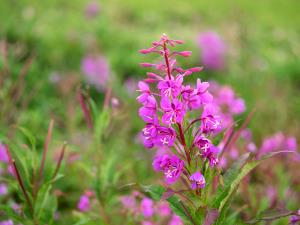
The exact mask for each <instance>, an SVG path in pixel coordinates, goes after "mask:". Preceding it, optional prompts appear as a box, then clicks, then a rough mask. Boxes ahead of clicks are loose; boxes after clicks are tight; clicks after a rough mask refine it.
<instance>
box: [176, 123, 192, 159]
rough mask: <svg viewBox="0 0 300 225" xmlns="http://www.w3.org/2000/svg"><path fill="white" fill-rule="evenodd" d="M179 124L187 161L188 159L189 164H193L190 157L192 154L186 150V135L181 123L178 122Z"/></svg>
mask: <svg viewBox="0 0 300 225" xmlns="http://www.w3.org/2000/svg"><path fill="white" fill-rule="evenodd" d="M177 126H178V129H179V135H180V140H181V144H182V145H183V147H184V152H185V155H186V158H187V161H188V163H189V165H191V157H190V154H189V153H188V152H187V150H186V142H185V137H184V133H183V129H182V126H181V124H180V123H177Z"/></svg>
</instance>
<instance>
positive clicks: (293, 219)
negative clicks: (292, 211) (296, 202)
mask: <svg viewBox="0 0 300 225" xmlns="http://www.w3.org/2000/svg"><path fill="white" fill-rule="evenodd" d="M297 214H298V215H292V216H290V218H289V224H291V225H297V224H299V222H300V209H299V210H298V212H297Z"/></svg>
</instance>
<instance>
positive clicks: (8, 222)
mask: <svg viewBox="0 0 300 225" xmlns="http://www.w3.org/2000/svg"><path fill="white" fill-rule="evenodd" d="M0 225H14V222H13V221H12V220H5V221H1V222H0Z"/></svg>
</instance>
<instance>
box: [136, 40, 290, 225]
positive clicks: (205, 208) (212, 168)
mask: <svg viewBox="0 0 300 225" xmlns="http://www.w3.org/2000/svg"><path fill="white" fill-rule="evenodd" d="M179 44H183V41H181V40H172V39H169V38H168V37H167V36H166V35H165V34H164V35H162V37H161V39H160V40H159V41H156V42H153V43H152V47H150V48H148V49H142V50H140V53H142V54H150V53H154V54H158V55H159V56H160V57H161V58H162V61H161V62H157V63H141V66H143V67H147V68H152V69H155V70H156V72H155V73H154V72H148V73H147V78H146V79H144V80H143V81H140V82H139V83H138V87H139V89H138V92H139V96H138V97H137V101H138V102H139V103H140V104H141V105H142V106H141V108H140V109H139V116H140V117H141V118H142V120H143V121H144V122H145V123H146V125H145V127H144V128H143V130H142V136H143V142H144V146H145V147H146V148H155V147H156V148H162V147H167V148H168V149H169V150H170V151H169V152H170V153H168V154H162V155H158V156H156V157H155V158H154V160H153V163H152V165H153V169H154V170H155V171H156V172H159V173H162V174H163V176H164V181H165V183H166V184H167V185H166V186H167V187H166V188H165V187H161V186H149V187H145V192H148V193H149V195H150V196H151V197H153V198H154V199H156V200H158V199H166V200H167V201H168V202H169V203H170V206H171V208H172V209H173V211H174V212H175V213H176V214H178V215H179V216H181V218H182V219H183V220H185V221H186V222H187V223H192V224H202V223H204V224H213V223H215V224H222V223H223V222H224V221H225V218H226V217H225V215H226V212H227V211H228V208H229V202H230V200H231V199H232V196H233V194H234V192H235V191H236V190H237V188H238V184H239V183H240V182H241V180H242V178H244V177H245V176H246V175H247V174H248V173H249V172H250V171H251V170H252V169H254V168H255V167H256V166H257V165H258V164H259V163H260V162H261V161H263V160H264V159H266V158H269V157H271V156H273V155H275V154H277V153H279V152H273V153H271V154H268V155H264V156H262V157H261V158H260V159H259V160H255V157H254V156H253V155H252V154H250V153H247V154H245V155H243V156H241V157H240V158H239V159H236V163H234V165H233V166H232V167H231V168H229V169H228V170H227V171H225V172H222V171H220V168H219V166H218V163H219V159H218V157H219V154H220V153H221V152H222V150H223V149H221V148H218V147H217V145H218V144H219V143H220V142H221V141H223V142H225V143H224V145H223V148H224V146H225V147H226V145H228V143H229V144H232V142H234V141H236V139H237V137H238V136H239V135H240V131H241V130H244V129H245V128H244V127H245V126H246V125H247V124H248V123H249V121H250V118H251V114H250V116H249V117H248V118H247V119H246V121H245V122H244V124H243V125H242V126H241V128H240V129H239V130H238V131H237V132H236V133H234V134H233V135H229V137H227V138H224V139H225V140H222V137H223V136H224V137H225V136H226V135H223V133H224V132H223V131H224V130H225V129H226V127H223V125H222V118H221V117H220V116H219V115H217V114H216V112H217V109H216V106H215V105H214V102H213V96H212V95H211V94H210V93H209V91H208V89H209V83H208V82H203V81H201V80H200V79H197V83H196V84H195V86H192V85H190V84H185V83H184V80H185V79H186V77H188V76H191V75H192V74H193V73H196V72H200V71H201V70H202V68H201V67H195V68H190V69H183V68H181V67H179V66H177V61H176V57H177V56H182V57H189V56H190V55H191V52H190V51H181V52H179V51H172V50H171V49H170V48H172V47H175V46H176V45H179ZM239 106H240V111H243V110H244V108H243V107H244V106H243V104H242V103H240V104H239ZM233 110H234V109H233ZM227 128H228V127H227ZM227 136H228V135H227ZM179 182H181V184H179ZM175 183H177V185H176V189H175V188H174V187H173V186H175V185H174V184H175ZM291 214H293V212H291ZM291 214H289V215H291Z"/></svg>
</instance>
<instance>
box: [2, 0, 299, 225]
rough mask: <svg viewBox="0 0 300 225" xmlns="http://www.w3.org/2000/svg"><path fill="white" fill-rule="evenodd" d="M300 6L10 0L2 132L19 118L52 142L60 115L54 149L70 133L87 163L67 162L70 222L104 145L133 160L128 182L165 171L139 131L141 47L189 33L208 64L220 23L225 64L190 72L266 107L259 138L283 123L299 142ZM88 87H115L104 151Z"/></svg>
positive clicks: (196, 57)
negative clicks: (155, 168) (204, 40)
mask: <svg viewBox="0 0 300 225" xmlns="http://www.w3.org/2000/svg"><path fill="white" fill-rule="evenodd" d="M299 9H300V2H299V1H298V0H286V1H283V0H261V1H245V0H239V1H233V0H230V1H225V0H218V1H198V0H185V1H181V0H178V1H177V0H176V1H174V0H164V1H161V0H149V1H139V0H101V1H100V0H99V1H84V0H73V1H69V0H43V1H30V0H2V1H1V2H0V18H1V19H0V21H1V22H0V41H1V44H0V46H1V61H0V68H1V77H0V89H1V90H0V116H1V118H0V131H1V135H2V136H7V135H8V136H10V137H11V138H13V137H15V136H16V134H15V133H14V132H13V131H12V129H13V128H12V125H14V124H17V125H20V126H24V127H27V128H28V129H30V130H31V132H32V133H33V134H36V137H37V139H38V142H37V143H38V144H39V145H42V143H43V139H44V136H45V135H44V134H46V131H47V126H48V124H49V121H50V118H54V119H55V121H56V130H55V134H54V135H55V139H56V141H55V142H54V144H53V149H55V148H56V147H57V146H58V143H61V142H62V141H64V140H67V141H68V142H69V143H70V146H71V147H70V149H71V150H70V153H69V154H70V155H71V156H73V157H75V158H76V157H77V158H76V160H78V161H79V162H78V164H76V165H73V164H71V165H69V166H66V168H65V174H66V177H68V176H69V177H70V178H69V179H67V178H66V179H65V181H62V182H61V183H59V185H58V187H59V188H60V190H62V191H63V192H65V193H68V194H67V195H68V197H62V198H61V200H60V201H61V202H60V203H61V204H60V209H61V212H62V213H61V215H62V216H61V218H62V219H61V222H60V223H61V224H64V223H65V224H68V223H66V222H63V221H65V220H64V215H66V216H65V217H67V218H69V216H68V212H71V211H72V207H73V208H74V206H75V207H76V201H77V199H78V198H79V195H80V193H81V192H82V191H83V190H84V189H87V188H89V187H86V186H85V184H88V183H89V178H86V180H87V181H86V183H84V182H79V183H78V180H76V177H77V178H78V175H80V174H84V172H82V171H84V169H83V168H84V167H88V166H87V165H86V164H88V163H87V162H88V161H87V160H91V159H94V157H93V156H95V154H99V155H103V154H105V153H104V152H109V153H108V154H107V157H108V158H109V157H112V155H119V156H121V157H122V160H121V161H118V163H117V167H118V168H122V169H124V168H125V169H124V171H125V172H124V173H123V174H122V175H121V176H122V177H123V178H122V179H123V182H122V183H126V182H133V181H134V182H135V181H139V182H143V183H149V182H151V181H152V180H153V179H154V177H155V175H154V173H153V172H152V171H151V169H150V168H151V160H148V159H149V158H150V155H151V153H149V152H146V151H145V150H144V149H143V147H142V145H141V144H140V143H139V141H138V138H137V135H138V132H139V131H140V130H141V128H142V127H143V122H142V121H141V120H140V119H139V118H138V115H137V109H138V105H137V104H136V102H135V98H136V96H137V94H136V93H135V92H134V90H136V82H137V81H138V80H140V79H143V78H144V77H145V73H146V70H145V68H141V67H140V66H139V63H140V62H144V61H150V60H149V57H145V56H143V55H140V54H139V53H138V50H139V49H142V48H146V47H149V46H150V43H152V41H154V40H157V39H159V37H160V36H161V34H162V33H166V34H167V35H168V36H169V37H171V38H174V39H181V40H184V41H185V44H184V45H183V46H180V49H184V50H191V51H193V55H192V57H191V58H189V59H188V60H186V59H183V60H182V61H181V64H182V65H183V66H184V67H188V66H200V65H203V57H202V56H203V48H201V46H199V35H200V36H201V34H203V33H205V32H214V33H215V34H217V35H218V37H219V38H220V39H221V40H222V43H223V45H224V46H223V48H224V53H222V57H223V59H224V64H223V66H221V68H209V67H205V65H204V70H203V72H201V73H200V74H197V75H195V76H194V78H191V79H192V80H193V79H194V80H196V78H197V77H200V78H201V79H204V80H214V81H217V82H218V83H220V84H221V85H230V86H231V87H232V88H233V89H234V90H235V92H236V94H237V96H239V97H241V98H243V99H244V100H245V103H246V112H245V113H244V114H243V115H241V116H240V117H239V119H241V120H243V119H244V118H245V117H246V116H247V114H248V113H249V112H250V111H251V110H253V109H255V114H254V117H253V119H252V122H251V123H250V125H249V127H250V128H251V129H252V131H253V136H254V140H255V141H256V142H257V143H261V142H262V140H263V139H264V138H265V137H266V136H269V135H272V134H274V133H276V132H278V131H282V132H283V133H285V134H287V135H292V136H295V137H296V138H297V139H298V140H300V119H299V115H300V63H299V59H300V26H299V25H300V14H299ZM4 56H5V57H4ZM88 57H91V58H97V60H99V61H98V62H99V64H100V65H99V68H96V69H95V70H96V71H100V72H99V73H100V74H99V75H100V76H101V81H100V84H97V82H98V81H97V82H96V81H93V79H90V78H89V76H88V75H87V72H86V71H85V69H84V68H85V67H87V70H88V69H89V68H91V67H93V65H90V64H89V63H91V62H90V61H89V58H88ZM150 58H151V57H150ZM91 64H93V63H91ZM92 70H93V69H92ZM22 71H23V72H22ZM22 74H23V75H22ZM20 77H21V78H20ZM95 83H96V84H95ZM14 85H15V86H16V88H15V89H13V92H10V93H8V92H9V91H8V90H11V89H10V87H11V86H14ZM80 86H81V87H83V88H84V89H86V88H89V90H90V95H91V96H92V98H93V99H94V100H95V102H96V104H97V105H98V106H99V107H101V106H102V105H103V101H104V96H105V89H106V88H107V87H112V96H113V97H114V99H113V101H112V104H113V105H114V107H115V112H114V113H115V114H114V115H115V116H114V117H113V122H112V125H111V126H110V128H109V130H107V131H104V133H106V135H104V138H103V139H104V142H103V143H102V144H101V146H100V147H99V146H98V148H97V149H94V150H93V151H88V150H87V149H90V148H91V144H90V139H91V135H90V134H89V131H88V129H87V127H86V124H85V121H84V119H83V116H82V112H81V109H80V105H79V103H78V99H77V91H78V88H79V87H80ZM99 157H100V158H101V156H99ZM278 167H279V168H281V166H280V165H278ZM284 168H285V167H282V168H281V169H282V170H281V171H280V169H278V170H279V172H278V171H277V172H276V174H279V175H278V176H279V177H281V178H282V179H283V181H282V183H281V185H282V186H281V189H282V190H281V192H282V195H281V197H282V198H284V194H283V193H284V190H285V188H288V186H289V180H288V178H286V180H284V177H285V175H286V174H284V172H283V171H284ZM294 168H298V169H299V167H294ZM150 171H151V172H150ZM297 175H299V173H298V174H297ZM287 177H289V176H287ZM66 180H67V181H66ZM299 185H300V184H299V183H297V188H298V191H299ZM299 202H300V199H299V201H298V203H299ZM293 204H294V203H293ZM294 205H295V204H294ZM262 207H266V205H265V206H262Z"/></svg>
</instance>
